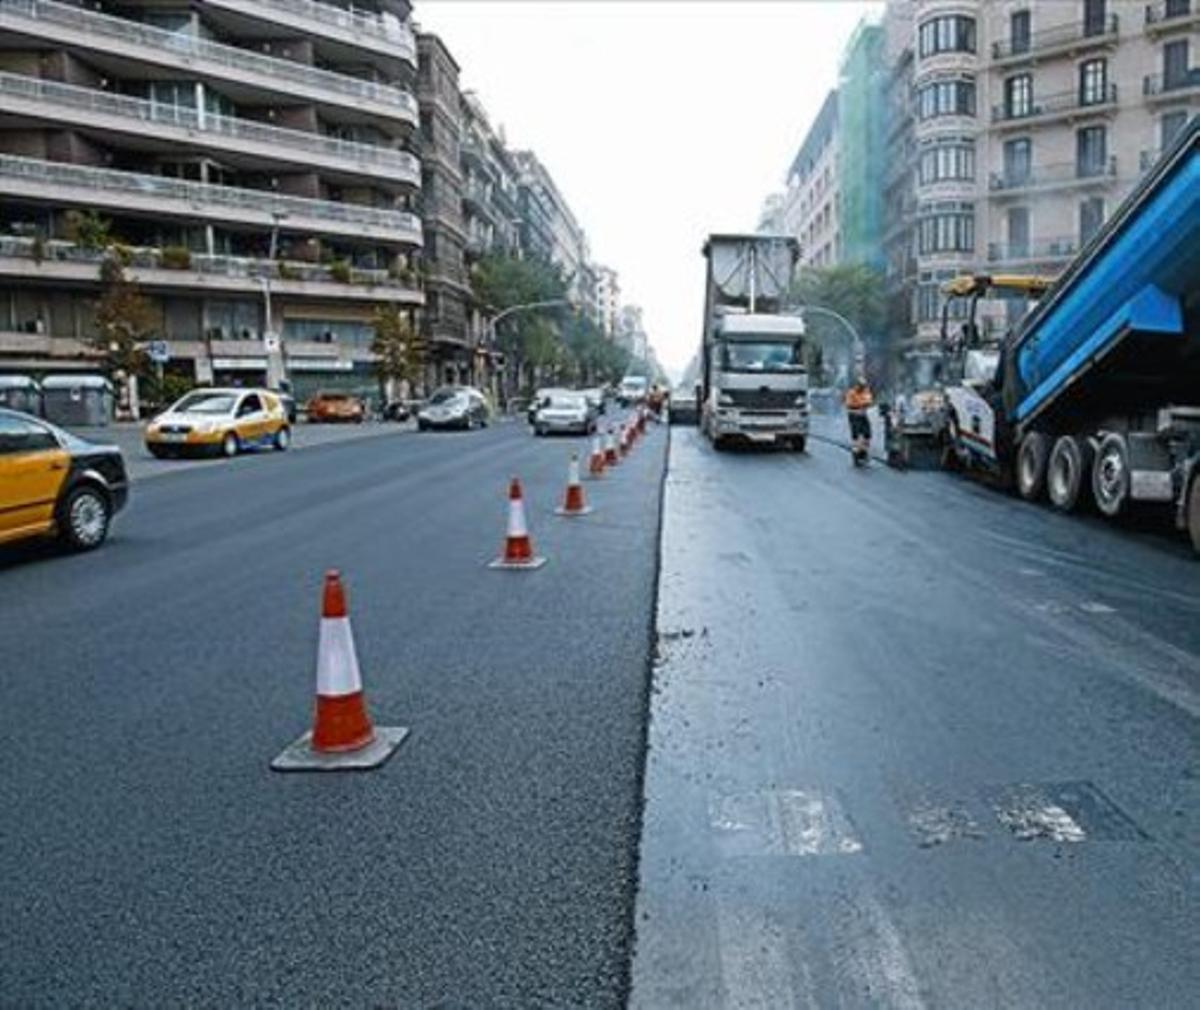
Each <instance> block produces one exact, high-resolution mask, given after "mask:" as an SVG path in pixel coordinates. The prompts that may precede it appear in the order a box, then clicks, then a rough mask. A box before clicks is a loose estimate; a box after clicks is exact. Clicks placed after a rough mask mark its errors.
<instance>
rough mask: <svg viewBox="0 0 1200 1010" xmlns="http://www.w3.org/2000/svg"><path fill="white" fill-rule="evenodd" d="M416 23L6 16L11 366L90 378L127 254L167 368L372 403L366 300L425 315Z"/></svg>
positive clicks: (0, 253)
mask: <svg viewBox="0 0 1200 1010" xmlns="http://www.w3.org/2000/svg"><path fill="white" fill-rule="evenodd" d="M101 6H103V7H104V8H105V9H98V8H100V7H101ZM408 19H409V5H408V3H407V2H403V0H354V2H353V4H351V3H340V4H339V3H335V2H332V0H328V2H314V0H206V2H205V3H203V4H196V3H186V2H183V0H178V2H170V0H161V2H160V0H155V2H138V0H127V2H122V3H120V4H106V5H99V4H87V5H83V4H76V3H64V2H56V0H3V2H0V93H2V94H3V110H4V112H3V116H2V117H0V194H2V196H3V200H2V201H0V368H3V369H4V370H6V371H13V370H20V369H28V370H33V371H37V372H46V371H66V370H71V369H76V370H79V369H86V370H95V369H96V368H97V366H98V364H99V363H100V362H99V361H98V357H97V355H96V352H95V351H93V350H91V349H90V347H89V344H88V337H89V335H90V334H91V332H92V312H93V307H94V303H95V301H96V299H97V297H98V296H99V295H100V294H101V291H102V287H103V285H102V282H101V280H100V270H99V267H100V264H101V260H102V259H103V258H104V257H105V255H106V254H107V253H106V249H109V248H112V247H113V245H114V244H115V245H116V246H118V247H119V248H120V249H121V250H122V258H123V259H124V260H125V261H126V262H127V264H128V266H127V272H128V274H129V276H130V277H132V279H134V280H135V281H136V282H137V283H138V285H139V286H140V289H141V292H142V294H143V295H144V296H145V297H146V298H147V299H148V301H149V304H150V306H151V308H152V310H153V313H154V315H155V328H156V330H157V331H158V332H159V333H160V334H161V335H162V336H163V337H164V338H165V339H166V341H167V345H168V350H169V355H170V361H169V362H168V363H167V366H166V367H167V369H168V370H169V371H173V372H178V373H179V374H182V375H186V376H188V377H189V378H192V379H194V380H197V381H201V382H217V383H232V382H239V383H243V384H247V385H248V384H252V383H262V382H277V381H279V380H280V379H283V378H290V379H291V380H292V381H293V383H294V385H295V387H296V391H297V392H298V393H300V394H301V395H303V394H304V392H305V391H306V390H308V389H312V388H316V387H317V386H327V385H341V386H346V387H365V388H372V387H373V384H374V379H373V376H372V369H371V354H370V351H369V343H370V339H371V330H370V326H369V325H368V321H369V319H370V315H371V311H372V309H373V307H374V305H375V304H377V303H379V302H391V303H395V304H397V305H400V306H402V307H404V308H405V309H407V310H409V311H410V312H414V313H415V312H416V310H418V309H419V308H420V306H422V304H423V303H424V300H425V296H424V294H423V293H422V290H421V285H420V283H419V279H418V275H417V270H416V267H417V263H418V260H419V257H420V252H421V249H422V245H423V228H422V224H421V220H420V217H419V216H418V215H417V214H416V213H415V210H416V208H417V200H418V196H419V193H420V189H421V173H422V169H421V163H420V161H419V160H418V158H417V157H416V156H415V154H414V153H413V150H412V148H413V147H414V140H415V137H414V134H415V132H416V130H417V126H418V104H417V100H416V98H415V97H414V94H413V89H414V83H415V79H416V74H417V47H416V43H415V40H414V36H413V32H412V30H411V28H410V26H409V23H408Z"/></svg>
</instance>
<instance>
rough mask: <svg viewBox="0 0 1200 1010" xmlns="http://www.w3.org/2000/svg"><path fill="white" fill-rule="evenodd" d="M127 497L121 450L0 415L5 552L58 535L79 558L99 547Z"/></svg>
mask: <svg viewBox="0 0 1200 1010" xmlns="http://www.w3.org/2000/svg"><path fill="white" fill-rule="evenodd" d="M128 495H129V478H128V476H127V475H126V471H125V460H124V458H123V457H122V456H121V450H120V449H118V448H117V447H116V446H114V445H100V444H98V443H95V442H89V441H87V440H86V439H82V438H79V437H78V436H76V435H72V434H71V433H70V432H68V431H63V430H62V429H61V428H59V427H57V426H56V425H53V424H50V423H49V422H48V421H43V420H41V419H40V418H36V417H33V416H32V415H30V414H23V413H21V412H20V411H16V410H7V409H4V408H0V544H3V543H8V542H10V541H15V540H24V539H26V538H29V537H39V536H52V535H57V536H58V537H59V538H61V539H62V540H63V541H64V542H65V543H66V544H68V545H69V546H71V547H73V548H74V549H75V550H81V551H86V550H91V549H92V548H93V547H99V546H100V545H101V544H102V543H104V538H105V537H106V536H108V530H109V527H110V526H111V525H112V518H113V516H114V515H116V513H117V512H119V511H120V510H121V508H122V507H123V506H124V505H125V499H126V498H127V497H128Z"/></svg>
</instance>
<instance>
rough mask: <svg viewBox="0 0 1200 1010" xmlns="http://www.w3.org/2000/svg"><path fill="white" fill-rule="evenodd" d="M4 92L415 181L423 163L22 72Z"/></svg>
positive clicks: (4, 83)
mask: <svg viewBox="0 0 1200 1010" xmlns="http://www.w3.org/2000/svg"><path fill="white" fill-rule="evenodd" d="M0 95H7V96H10V97H13V98H24V99H26V100H30V101H39V102H45V103H47V104H48V105H52V106H55V107H58V108H63V107H66V108H72V109H77V110H79V111H82V112H88V113H96V114H102V115H107V116H118V117H120V118H122V119H129V120H136V121H137V122H140V123H147V124H154V125H155V126H176V127H180V128H182V129H186V130H193V131H195V132H197V133H201V134H208V135H210V136H213V137H227V138H231V139H233V140H241V141H246V142H248V143H260V144H265V145H267V146H269V147H272V148H282V149H285V150H290V151H294V152H297V153H301V152H303V153H306V154H311V153H312V152H318V153H320V154H323V155H327V156H329V157H331V158H337V159H339V160H342V161H345V162H347V163H353V164H354V165H355V166H357V167H359V168H366V167H370V168H372V169H378V170H380V171H387V172H389V173H390V174H392V175H393V176H395V177H397V178H402V179H405V180H407V181H409V182H411V183H413V184H414V185H415V184H417V183H419V182H420V181H421V164H420V162H419V161H417V159H416V158H415V157H413V155H411V154H409V153H408V152H407V151H398V150H396V149H394V148H389V147H380V146H377V145H374V144H359V143H355V142H353V141H348V140H340V139H339V138H337V137H327V136H325V135H323V134H320V133H309V132H306V131H304V130H286V129H283V128H281V127H278V126H268V125H266V124H264V123H258V122H255V121H254V120H252V119H239V118H237V117H235V116H222V115H218V114H216V113H212V112H207V111H204V110H200V109H191V108H187V107H185V106H182V105H167V104H162V103H160V102H149V101H146V100H145V99H142V98H130V97H129V96H127V95H114V94H111V93H110V92H107V91H96V90H93V89H91V88H79V87H76V86H74V85H72V84H60V83H58V82H57V81H47V80H43V79H41V78H39V77H23V76H21V75H20V74H6V73H0Z"/></svg>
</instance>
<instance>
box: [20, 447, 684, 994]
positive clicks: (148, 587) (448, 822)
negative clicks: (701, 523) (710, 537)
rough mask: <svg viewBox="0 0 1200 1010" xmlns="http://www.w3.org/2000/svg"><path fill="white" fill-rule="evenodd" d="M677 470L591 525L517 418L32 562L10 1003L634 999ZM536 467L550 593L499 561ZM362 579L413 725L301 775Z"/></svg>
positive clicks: (538, 523) (378, 451) (375, 674)
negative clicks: (513, 496) (511, 495)
mask: <svg viewBox="0 0 1200 1010" xmlns="http://www.w3.org/2000/svg"><path fill="white" fill-rule="evenodd" d="M666 444H667V438H666V431H665V430H664V429H661V428H659V429H655V430H652V432H651V434H650V435H649V437H648V438H647V439H645V440H643V442H641V443H640V444H639V446H638V447H637V449H636V450H635V452H634V454H633V455H632V456H631V457H630V458H629V459H628V460H627V461H626V462H625V463H623V464H622V465H621V466H620V467H619V469H617V470H616V471H615V472H614V473H612V474H611V475H610V476H608V477H606V478H605V479H604V481H603V482H602V483H599V484H589V485H588V486H587V491H588V494H589V496H590V503H591V504H593V505H594V506H595V509H596V511H595V513H594V514H593V515H591V516H588V517H586V518H580V519H569V520H567V519H561V518H558V517H556V516H555V515H554V514H553V509H554V507H555V505H556V504H557V503H558V499H559V498H560V496H561V494H562V490H563V486H564V484H565V477H566V465H567V457H568V453H569V451H570V449H571V448H574V447H577V448H581V449H582V448H583V443H582V442H581V441H579V440H572V439H535V438H533V437H531V435H530V434H529V431H528V429H527V428H526V427H525V426H524V425H519V424H506V425H502V426H499V427H496V428H492V429H489V430H487V431H482V432H474V433H467V434H432V433H431V434H422V435H407V436H404V437H398V438H373V439H367V440H361V441H355V442H351V443H345V444H341V445H336V446H324V447H320V448H313V449H309V450H306V451H304V452H297V453H290V452H289V453H286V454H281V453H272V454H263V455H256V456H248V457H242V458H239V459H236V460H233V461H230V462H223V463H220V464H217V465H213V466H208V467H199V468H194V469H188V468H184V469H181V470H180V471H179V472H178V473H177V474H175V475H173V476H170V477H162V478H157V479H154V480H149V481H143V482H140V483H138V484H136V485H135V488H134V493H133V498H132V501H131V504H130V506H129V508H128V510H127V511H126V512H124V513H122V514H121V516H120V517H119V518H118V522H117V525H116V527H115V529H114V533H113V536H112V538H111V540H110V542H109V543H108V544H107V545H106V546H105V547H104V548H103V549H102V550H100V551H97V552H95V553H92V554H88V555H82V556H63V555H61V554H59V553H58V552H56V551H55V550H54V549H53V548H50V547H45V546H41V545H37V546H32V547H23V548H20V549H10V550H7V551H4V552H3V553H0V728H2V731H3V740H4V751H3V753H4V756H3V774H2V775H0V809H2V810H3V817H0V879H2V880H3V881H4V884H3V887H0V952H2V953H0V1005H3V1006H6V1007H10V1006H11V1007H22V1008H27V1007H55V1008H60V1007H68V1006H71V1007H74V1006H97V1007H116V1006H138V1007H168V1006H213V1007H234V1006H250V1005H253V1006H286V1007H300V1006H306V1007H308V1006H325V1007H334V1006H370V1007H444V1008H450V1007H472V1008H475V1007H522V1008H524V1007H535V1006H563V1007H567V1006H570V1007H610V1006H619V1005H620V1003H621V1001H622V998H623V995H624V992H625V989H626V987H627V972H628V967H629V955H630V947H631V932H630V929H631V913H632V904H633V897H634V888H635V883H636V881H635V857H636V844H637V832H638V817H639V808H640V793H641V772H642V767H643V744H644V731H645V713H646V693H647V687H648V676H649V653H650V647H651V632H652V629H651V620H652V616H653V602H652V601H653V594H654V588H655V573H656V565H657V541H658V516H659V498H660V488H661V475H662V470H663V463H664V459H665V449H666ZM511 474H519V475H520V476H521V477H522V478H523V479H524V481H525V488H526V494H527V499H528V510H529V520H530V523H531V527H532V533H533V537H534V542H535V546H536V547H537V549H538V550H539V552H540V553H542V554H544V555H546V556H547V557H548V558H549V562H548V564H547V565H546V566H545V567H544V568H542V569H541V570H539V571H537V572H532V573H530V572H523V573H512V572H496V571H489V570H487V569H486V568H485V564H486V562H488V561H489V560H491V559H492V558H493V557H495V556H496V554H497V552H498V550H499V548H500V545H501V541H502V539H503V534H504V524H505V516H506V511H507V498H506V490H507V488H506V484H507V480H508V478H509V476H510V475H511ZM330 567H337V568H340V569H341V570H342V572H343V575H344V578H345V581H346V585H347V589H348V593H349V603H350V612H351V620H352V622H353V626H354V629H355V634H356V640H357V646H358V655H359V661H360V664H361V666H362V670H363V677H364V680H365V682H366V688H367V694H368V703H369V707H370V709H371V711H372V714H373V716H374V718H375V721H376V722H377V723H378V724H380V725H403V726H407V727H409V728H410V729H411V731H412V733H411V736H410V737H409V739H408V740H407V741H406V742H405V743H404V745H403V747H402V748H401V750H400V751H399V752H398V753H397V755H396V756H395V757H393V758H392V760H391V761H390V762H389V763H388V764H387V765H386V766H385V767H384V768H383V769H381V770H379V771H375V772H371V773H359V774H343V775H337V776H330V775H309V776H305V775H290V776H285V775H280V774H278V773H274V772H271V771H269V770H268V763H269V762H270V761H271V759H272V758H273V757H274V756H275V755H276V754H277V753H278V752H279V751H280V750H282V749H283V747H284V746H285V745H286V744H288V743H289V742H291V741H292V740H293V739H294V738H296V737H297V736H298V735H299V734H300V733H301V732H302V731H303V730H305V729H306V728H308V725H309V720H310V718H311V707H312V703H313V697H312V693H313V687H314V657H315V645H316V633H317V618H318V614H319V591H320V584H321V574H322V572H323V571H324V570H325V569H327V568H330Z"/></svg>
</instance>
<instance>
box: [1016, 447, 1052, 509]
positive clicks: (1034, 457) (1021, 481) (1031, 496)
mask: <svg viewBox="0 0 1200 1010" xmlns="http://www.w3.org/2000/svg"><path fill="white" fill-rule="evenodd" d="M1049 455H1050V439H1049V438H1047V437H1046V436H1045V435H1044V434H1043V433H1042V432H1040V431H1031V432H1030V433H1029V434H1028V435H1026V436H1025V437H1024V438H1023V439H1022V440H1021V446H1020V448H1019V449H1017V493H1018V494H1019V495H1020V496H1021V497H1022V498H1024V499H1025V500H1026V501H1037V500H1038V499H1039V498H1041V497H1042V495H1043V494H1044V493H1045V491H1046V462H1047V459H1048V457H1049Z"/></svg>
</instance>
